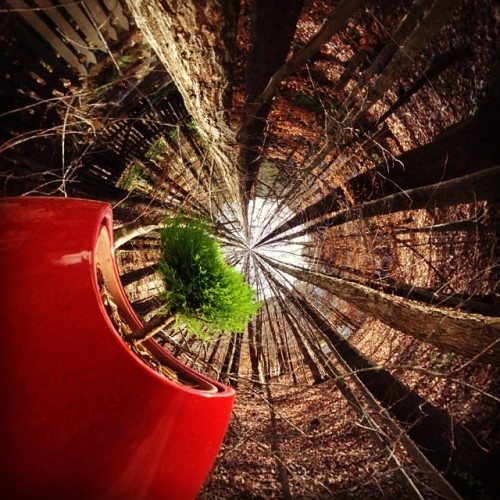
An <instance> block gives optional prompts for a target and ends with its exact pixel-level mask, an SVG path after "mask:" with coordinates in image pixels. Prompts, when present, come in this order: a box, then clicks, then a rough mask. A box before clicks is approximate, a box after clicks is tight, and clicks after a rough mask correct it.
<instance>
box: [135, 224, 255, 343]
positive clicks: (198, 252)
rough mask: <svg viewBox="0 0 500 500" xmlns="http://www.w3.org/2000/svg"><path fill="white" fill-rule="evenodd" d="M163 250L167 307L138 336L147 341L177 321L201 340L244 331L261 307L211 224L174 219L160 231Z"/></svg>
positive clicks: (136, 334) (161, 265)
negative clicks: (228, 258)
mask: <svg viewBox="0 0 500 500" xmlns="http://www.w3.org/2000/svg"><path fill="white" fill-rule="evenodd" d="M160 248H161V260H160V262H159V265H158V271H159V273H160V274H161V276H162V278H163V282H164V288H165V290H164V292H163V298H164V299H165V307H164V308H163V310H162V311H161V313H160V316H157V317H156V318H153V320H151V321H150V322H149V323H147V324H146V325H145V327H144V328H143V329H142V330H140V331H138V332H135V333H134V334H133V337H134V338H136V339H142V338H147V337H149V336H151V335H154V333H156V332H157V331H158V330H159V329H161V328H162V327H164V326H165V325H166V324H168V323H171V322H173V321H174V320H175V321H176V322H177V324H179V325H180V324H184V325H185V326H186V328H187V330H188V331H189V332H190V333H193V334H195V335H196V336H198V337H199V338H202V339H206V338H209V337H210V336H212V335H215V334H219V333H222V332H225V333H228V334H231V333H241V332H243V330H244V329H245V327H246V326H247V324H248V322H249V321H250V320H251V319H252V317H253V316H254V315H255V314H256V313H257V311H258V309H259V307H260V303H259V302H257V301H256V300H255V296H254V292H253V290H252V289H251V288H250V286H249V285H248V284H247V283H246V282H245V280H244V277H243V275H242V274H241V273H239V272H238V271H237V270H236V269H234V268H232V267H230V266H229V265H228V264H227V263H226V262H225V261H224V259H223V256H222V251H221V249H220V246H219V244H218V242H217V241H216V239H215V238H214V237H213V235H212V234H211V232H210V227H209V226H208V224H206V223H205V222H204V221H201V220H197V219H191V218H186V217H183V216H179V217H176V218H173V219H169V220H167V221H165V223H164V225H163V228H162V229H161V241H160Z"/></svg>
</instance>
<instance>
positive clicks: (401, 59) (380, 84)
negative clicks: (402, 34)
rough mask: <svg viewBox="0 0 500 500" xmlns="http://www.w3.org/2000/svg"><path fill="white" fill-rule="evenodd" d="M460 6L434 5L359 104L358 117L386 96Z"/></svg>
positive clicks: (450, 0)
mask: <svg viewBox="0 0 500 500" xmlns="http://www.w3.org/2000/svg"><path fill="white" fill-rule="evenodd" d="M458 5H459V1H457V0H439V1H435V2H434V3H433V5H432V7H431V8H430V10H429V12H428V14H427V15H426V16H425V18H424V19H423V21H422V23H421V24H420V25H419V26H418V27H417V29H415V31H414V32H413V33H412V34H411V35H410V36H409V37H408V39H407V40H406V41H405V43H404V45H403V46H401V47H399V50H398V52H397V53H396V54H395V55H394V56H393V57H392V59H391V61H390V62H389V64H388V65H387V67H386V68H385V69H384V71H383V73H382V74H381V75H380V76H379V78H378V79H377V81H376V82H375V84H374V85H372V86H370V87H369V89H368V92H367V95H366V97H365V98H364V99H363V101H362V102H360V103H359V111H357V113H355V116H356V117H359V116H360V115H361V114H362V113H366V111H368V110H369V109H370V108H371V107H372V106H373V105H374V104H375V103H376V102H377V101H378V100H379V99H380V98H381V97H382V96H383V95H384V93H385V92H386V91H387V90H388V89H389V88H390V87H391V86H392V85H393V83H394V82H395V80H396V78H397V77H398V76H399V75H401V74H402V73H403V72H404V71H405V70H406V68H408V67H409V66H410V65H411V64H412V63H413V60H414V59H415V57H416V56H418V53H419V52H420V51H421V50H422V48H423V47H424V46H425V45H426V44H427V43H428V42H429V41H430V40H431V39H432V37H433V36H434V35H435V34H436V32H437V31H438V30H439V29H440V28H441V26H442V25H443V23H444V22H445V21H446V20H447V19H448V18H449V17H450V16H451V14H452V12H453V10H455V9H456V7H457V6H458Z"/></svg>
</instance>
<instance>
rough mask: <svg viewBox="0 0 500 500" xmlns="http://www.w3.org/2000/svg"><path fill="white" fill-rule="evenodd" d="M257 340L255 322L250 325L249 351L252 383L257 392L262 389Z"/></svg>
mask: <svg viewBox="0 0 500 500" xmlns="http://www.w3.org/2000/svg"><path fill="white" fill-rule="evenodd" d="M260 348H261V347H260V345H259V346H258V345H257V339H256V327H255V325H254V323H253V322H250V323H249V324H248V350H249V353H250V364H251V365H252V382H253V388H254V389H255V390H260V389H261V379H262V377H261V366H260V356H259V349H260Z"/></svg>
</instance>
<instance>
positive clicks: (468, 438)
mask: <svg viewBox="0 0 500 500" xmlns="http://www.w3.org/2000/svg"><path fill="white" fill-rule="evenodd" d="M291 300H292V302H294V303H295V305H296V306H297V307H299V308H301V310H302V311H304V312H305V313H306V314H307V315H308V316H309V318H310V319H311V321H312V322H313V324H314V325H315V326H316V328H318V329H319V330H320V331H321V332H322V334H323V335H324V336H325V337H326V338H328V340H329V341H330V342H331V343H332V345H333V346H334V347H335V349H336V350H337V352H338V354H339V355H340V356H341V357H342V358H343V359H344V361H345V362H346V363H347V364H348V365H349V367H350V368H351V369H352V370H353V371H354V372H355V373H356V374H357V377H358V378H359V379H360V380H361V382H363V384H364V385H365V386H366V387H367V388H368V389H369V391H370V392H371V393H372V394H373V395H374V396H375V397H376V398H377V399H378V401H380V402H381V403H382V404H383V405H384V407H385V408H387V409H388V410H389V411H390V412H391V414H392V415H394V417H395V418H396V419H397V420H398V421H399V422H400V423H401V424H402V425H403V426H404V428H405V429H406V430H407V432H408V434H409V436H410V437H411V438H412V439H413V440H414V441H415V443H416V444H417V445H418V446H419V447H420V449H421V450H422V452H423V453H424V454H425V455H426V457H427V458H428V459H429V460H430V462H431V463H432V464H433V465H434V466H435V467H437V469H438V470H443V471H446V474H445V476H446V477H447V478H448V480H449V481H450V482H451V483H452V484H454V485H455V486H456V487H457V488H459V489H460V490H462V491H464V490H465V491H466V490H467V487H468V486H470V485H467V484H464V483H466V482H464V481H463V480H461V478H460V475H459V474H454V473H455V472H458V471H464V470H468V471H470V472H471V473H472V474H473V475H474V477H477V478H481V480H482V481H483V482H485V484H487V485H488V488H490V489H491V490H492V491H494V490H495V488H496V487H498V480H497V478H496V475H495V474H494V472H493V469H494V467H495V465H494V464H495V463H497V458H498V457H496V456H495V455H498V452H496V453H492V452H488V451H485V448H484V446H483V445H482V444H481V443H479V442H478V440H477V439H476V438H475V437H474V436H472V435H471V433H470V431H469V430H468V429H466V428H465V427H464V426H462V425H461V424H459V423H454V421H453V418H452V417H451V416H450V415H449V414H448V412H446V411H444V410H441V409H440V408H437V407H435V406H433V405H431V404H430V403H428V402H427V401H426V400H425V399H423V398H421V397H420V396H419V395H418V394H417V393H416V392H415V391H412V390H410V389H409V388H408V387H406V386H405V385H404V384H403V383H401V382H400V381H399V380H398V379H397V378H396V377H394V376H393V375H392V374H391V373H390V372H389V371H387V370H385V369H383V368H381V367H380V366H378V365H375V364H373V363H372V362H371V361H369V360H368V359H367V358H365V357H364V356H363V355H362V354H361V353H360V352H359V351H358V350H357V349H356V348H355V347H353V346H352V345H351V344H350V343H349V341H348V340H346V339H345V338H343V337H342V336H341V335H339V333H338V332H337V331H336V330H335V329H334V328H333V327H332V326H331V325H330V324H329V322H328V321H327V320H326V319H325V318H324V316H323V315H322V314H321V313H320V312H319V311H318V309H317V308H316V307H315V306H313V305H312V304H311V303H310V302H309V301H308V300H307V299H306V298H304V297H301V296H297V295H295V296H292V298H291Z"/></svg>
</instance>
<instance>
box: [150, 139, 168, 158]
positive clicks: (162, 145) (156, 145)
mask: <svg viewBox="0 0 500 500" xmlns="http://www.w3.org/2000/svg"><path fill="white" fill-rule="evenodd" d="M167 150H168V146H167V143H166V142H165V140H164V139H163V137H160V138H159V139H158V140H156V141H155V142H153V144H151V146H149V148H148V150H147V151H146V153H145V154H144V156H145V157H146V158H147V159H148V160H152V161H162V160H164V159H165V156H164V155H165V153H166V152H167Z"/></svg>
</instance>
